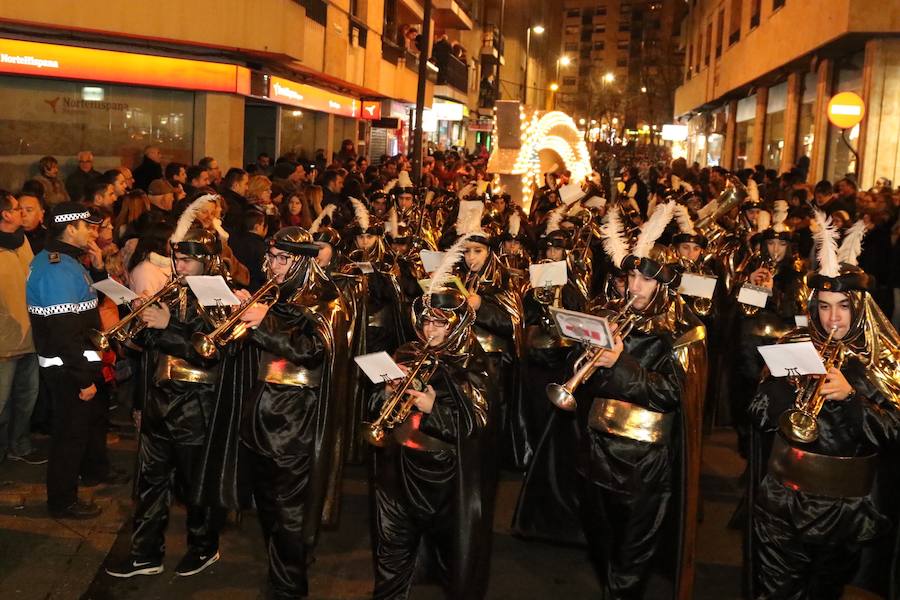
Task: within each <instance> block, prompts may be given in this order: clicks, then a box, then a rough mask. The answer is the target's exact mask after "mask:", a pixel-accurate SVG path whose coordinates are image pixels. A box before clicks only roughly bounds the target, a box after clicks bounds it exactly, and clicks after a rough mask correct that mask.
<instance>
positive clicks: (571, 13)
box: [566, 8, 581, 18]
mask: <svg viewBox="0 0 900 600" xmlns="http://www.w3.org/2000/svg"><path fill="white" fill-rule="evenodd" d="M566 16H567V17H570V18H577V17H580V16H581V12H580V11H579V10H578V9H577V8H576V9H574V10H567V11H566Z"/></svg>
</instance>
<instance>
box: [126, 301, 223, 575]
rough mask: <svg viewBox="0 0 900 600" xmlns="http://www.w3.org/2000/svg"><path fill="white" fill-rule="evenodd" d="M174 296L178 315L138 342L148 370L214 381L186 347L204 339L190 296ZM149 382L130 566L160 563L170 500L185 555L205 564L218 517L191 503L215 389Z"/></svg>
mask: <svg viewBox="0 0 900 600" xmlns="http://www.w3.org/2000/svg"><path fill="white" fill-rule="evenodd" d="M181 293H182V294H188V297H187V298H185V300H186V303H185V304H186V307H185V308H186V310H185V311H184V313H183V315H176V314H175V312H173V314H172V315H171V317H170V320H169V325H168V327H166V328H165V329H161V330H160V329H150V328H147V329H144V331H143V332H142V334H141V336H140V338H139V340H138V342H139V343H140V345H141V346H143V347H144V351H145V352H146V353H147V354H148V363H149V364H150V365H152V366H154V367H156V366H157V365H158V364H159V363H160V362H165V361H167V360H168V359H167V355H168V356H171V357H174V358H176V359H183V360H185V361H186V362H187V363H189V364H190V365H191V366H192V367H194V368H196V369H200V370H203V371H206V372H212V373H213V375H215V368H216V365H217V361H216V360H215V359H213V360H206V359H204V358H203V357H201V356H200V355H199V354H197V352H196V351H195V350H194V347H193V345H192V344H191V335H193V334H194V333H197V332H201V333H209V331H210V330H211V329H212V326H211V325H210V324H209V323H208V322H207V321H206V320H205V319H204V318H203V317H202V316H201V315H200V314H199V312H198V311H197V308H196V299H194V297H193V295H192V294H190V292H189V291H188V290H187V289H182V290H181ZM176 312H177V311H176ZM149 375H150V379H149V381H148V382H147V383H148V385H147V386H146V388H145V399H144V401H143V403H142V408H141V431H140V448H139V452H138V474H137V485H136V493H137V504H136V506H135V511H134V519H133V533H132V536H131V555H132V557H133V558H134V559H135V560H137V561H145V560H151V561H155V560H161V559H162V558H163V556H164V554H165V531H166V526H167V524H168V521H169V505H170V504H171V501H172V496H173V493H174V496H175V498H177V499H178V500H179V501H181V502H182V503H184V504H185V506H186V509H187V542H188V543H187V545H188V550H189V551H192V552H195V553H196V554H197V555H198V556H212V555H213V554H215V553H216V552H217V551H218V549H219V530H220V528H221V526H222V524H223V522H224V516H225V514H224V511H223V510H221V509H220V508H210V507H206V506H203V505H199V504H197V503H195V502H193V501H192V500H191V499H192V498H193V497H194V494H195V491H194V484H195V483H196V481H197V478H196V475H197V473H198V469H199V465H200V462H201V461H202V458H203V446H204V443H205V442H206V436H207V432H208V431H209V423H210V414H211V412H212V403H213V401H214V398H215V383H213V382H205V383H204V382H193V381H182V380H176V379H173V378H160V377H158V376H157V375H156V374H155V373H150V374H149Z"/></svg>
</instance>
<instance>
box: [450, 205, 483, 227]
mask: <svg viewBox="0 0 900 600" xmlns="http://www.w3.org/2000/svg"><path fill="white" fill-rule="evenodd" d="M483 212H484V203H483V202H482V201H481V200H460V202H459V211H458V213H457V217H456V233H457V234H459V235H465V234H467V233H473V232H477V231H480V230H481V214H482V213H483Z"/></svg>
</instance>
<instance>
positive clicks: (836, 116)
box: [828, 92, 866, 129]
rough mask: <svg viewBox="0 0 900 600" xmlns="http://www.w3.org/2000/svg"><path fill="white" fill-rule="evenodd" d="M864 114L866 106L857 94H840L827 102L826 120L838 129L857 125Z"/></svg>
mask: <svg viewBox="0 0 900 600" xmlns="http://www.w3.org/2000/svg"><path fill="white" fill-rule="evenodd" d="M865 114H866V104H865V102H863V99H862V98H860V97H859V95H858V94H854V93H853V92H841V93H840V94H835V95H834V96H832V98H831V100H829V101H828V120H829V121H831V124H832V125H834V126H835V127H837V128H839V129H851V128H853V127H856V126H857V125H859V123H860V122H861V121H862V120H863V117H864V116H865Z"/></svg>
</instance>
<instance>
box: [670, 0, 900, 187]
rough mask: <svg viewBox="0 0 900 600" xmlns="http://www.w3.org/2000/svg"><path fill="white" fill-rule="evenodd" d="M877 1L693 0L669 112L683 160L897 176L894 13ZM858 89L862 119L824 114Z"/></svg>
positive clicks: (868, 178)
mask: <svg viewBox="0 0 900 600" xmlns="http://www.w3.org/2000/svg"><path fill="white" fill-rule="evenodd" d="M891 6H896V5H895V4H892V3H890V2H887V3H886V2H884V1H883V0H828V1H825V0H690V6H689V13H688V15H687V17H686V18H685V20H684V23H683V37H682V40H683V44H684V49H685V54H686V58H685V61H684V65H683V72H682V75H683V82H682V84H681V85H680V86H679V88H678V90H677V92H676V96H675V114H676V116H677V117H678V118H679V119H680V120H681V121H682V122H683V123H686V124H687V125H688V132H689V135H688V154H689V159H690V160H693V161H697V162H699V163H700V164H702V165H722V166H724V167H726V168H743V167H752V166H754V165H756V164H763V165H765V166H766V167H767V168H771V169H776V170H778V171H785V170H788V169H789V168H791V167H792V166H793V165H795V164H797V163H798V161H801V160H802V161H803V162H805V161H806V160H808V161H809V176H808V180H809V181H817V180H819V179H823V178H824V179H830V180H832V181H833V180H835V179H837V178H840V177H842V176H844V175H845V174H847V173H854V172H855V173H856V174H857V176H858V178H859V181H860V183H861V185H862V186H863V187H868V186H871V185H872V184H873V183H874V181H875V180H876V179H877V178H878V177H882V176H884V177H888V178H890V179H892V180H893V181H897V178H898V177H900V154H898V147H897V142H896V140H897V132H898V131H900V39H898V37H897V34H898V33H900V13H898V12H897V11H896V10H890V9H889V7H891ZM844 91H849V92H854V93H857V94H859V95H860V96H861V97H862V98H863V100H864V102H865V105H866V110H865V115H864V118H863V121H862V122H861V123H860V124H859V125H858V126H856V127H854V128H853V129H851V130H848V131H846V132H842V130H840V129H838V128H837V127H835V126H833V125H831V124H830V123H829V121H828V118H827V110H826V109H827V105H828V101H829V99H830V98H831V97H832V96H833V95H834V94H836V93H838V92H844Z"/></svg>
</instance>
